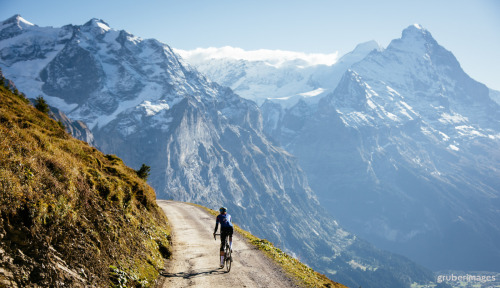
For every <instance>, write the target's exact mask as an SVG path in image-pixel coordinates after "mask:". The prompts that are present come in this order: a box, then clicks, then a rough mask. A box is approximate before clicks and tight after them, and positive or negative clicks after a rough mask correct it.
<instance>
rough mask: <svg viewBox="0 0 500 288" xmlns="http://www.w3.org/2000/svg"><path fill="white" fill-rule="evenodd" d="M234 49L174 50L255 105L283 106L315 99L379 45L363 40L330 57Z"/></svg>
mask: <svg viewBox="0 0 500 288" xmlns="http://www.w3.org/2000/svg"><path fill="white" fill-rule="evenodd" d="M234 49H235V48H231V47H223V48H220V49H215V48H211V49H196V50H193V51H182V50H176V51H177V52H179V54H180V55H181V56H182V57H183V58H184V59H185V60H186V62H188V63H189V64H190V65H193V66H195V67H196V69H197V70H198V71H200V72H202V73H204V74H205V75H207V76H208V77H209V78H210V79H211V80H213V81H215V82H217V83H219V84H221V85H224V86H228V87H230V88H231V89H232V90H233V91H234V92H235V93H237V94H238V95H240V96H241V97H243V98H246V99H250V100H253V101H255V102H256V103H257V104H258V105H261V104H262V103H263V102H264V101H266V100H271V101H273V102H276V103H279V104H280V105H281V106H283V107H290V106H293V105H295V104H296V103H297V102H298V101H299V100H305V101H308V102H309V103H317V101H318V100H319V99H320V98H321V97H322V96H325V95H327V94H328V93H331V92H332V91H333V90H334V89H335V87H336V86H337V84H338V82H339V81H340V78H341V77H342V75H343V74H344V72H345V71H346V70H347V68H349V67H350V66H351V65H352V64H353V63H355V62H357V61H359V60H361V59H363V58H364V57H365V56H366V55H367V54H368V53H370V52H371V51H372V50H380V49H381V48H380V46H379V45H378V44H377V43H376V42H375V41H370V42H366V43H363V44H360V45H358V46H357V47H356V49H355V50H354V51H352V52H350V53H348V54H346V55H344V56H343V57H342V58H340V59H338V60H337V59H336V57H333V56H336V55H337V54H326V55H324V54H321V55H318V54H312V55H309V54H307V55H303V54H299V53H292V52H287V51H243V50H241V49H239V50H237V52H239V53H232V52H233V50H234ZM234 54H236V55H234ZM256 54H257V55H256ZM260 54H264V55H263V56H260ZM269 54H270V55H269ZM268 55H269V56H268ZM259 56H260V57H259ZM265 56H268V57H267V58H266V57H265Z"/></svg>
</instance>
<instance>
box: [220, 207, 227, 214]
mask: <svg viewBox="0 0 500 288" xmlns="http://www.w3.org/2000/svg"><path fill="white" fill-rule="evenodd" d="M219 211H220V213H224V212H227V208H226V207H220V208H219Z"/></svg>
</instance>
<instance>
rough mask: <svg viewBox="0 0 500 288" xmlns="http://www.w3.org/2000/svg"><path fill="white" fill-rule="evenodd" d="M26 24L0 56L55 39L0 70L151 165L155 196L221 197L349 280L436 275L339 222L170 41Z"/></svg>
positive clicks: (129, 158) (400, 282)
mask: <svg viewBox="0 0 500 288" xmlns="http://www.w3.org/2000/svg"><path fill="white" fill-rule="evenodd" d="M17 19H18V21H21V20H20V18H19V17H18V18H17ZM2 25H3V26H2V27H4V26H5V25H7V24H5V22H4V23H3V24H2ZM9 27H10V26H9ZM30 27H31V28H30ZM30 27H28V28H25V29H21V30H22V31H21V33H20V34H16V36H15V37H14V38H9V39H8V41H7V42H3V41H0V51H2V55H4V54H3V51H10V48H9V47H20V45H17V44H16V43H17V41H20V42H22V43H24V44H28V43H38V42H37V41H38V40H37V39H39V38H38V37H42V38H43V39H52V40H53V42H50V41H47V45H46V46H44V47H41V49H40V51H46V52H44V53H45V54H43V55H40V56H36V57H34V58H33V57H32V58H30V60H29V61H30V65H27V64H26V61H27V60H26V59H25V58H23V57H17V56H16V57H17V58H16V57H9V59H3V58H2V59H1V62H0V64H1V66H2V69H3V70H4V71H5V73H6V74H7V75H9V77H11V78H13V79H15V81H16V84H18V83H19V84H18V87H19V89H21V90H22V91H26V93H27V95H28V96H29V97H36V96H37V95H38V94H40V93H41V92H40V91H42V92H43V96H44V98H45V99H46V100H47V101H48V102H49V104H51V105H53V106H55V107H58V109H61V110H62V111H63V112H65V113H66V114H67V115H68V116H69V117H70V118H73V119H77V120H83V121H85V122H86V123H88V124H89V127H90V128H91V129H92V132H93V133H94V135H95V141H96V144H97V146H98V147H100V148H101V149H102V150H103V151H104V152H106V153H108V154H116V155H118V156H120V157H121V158H122V159H124V161H125V162H126V163H127V164H128V165H130V166H132V167H137V168H138V167H139V166H140V165H141V164H142V163H145V164H147V165H149V166H150V167H151V171H152V172H151V175H150V177H149V180H150V183H151V184H152V186H153V187H154V188H155V190H156V192H157V196H158V198H174V199H176V200H184V201H192V202H196V203H200V204H204V205H206V206H209V207H211V208H218V207H219V206H221V205H226V206H228V207H229V209H230V211H231V214H232V215H233V217H234V219H235V220H236V222H237V223H241V224H242V226H244V227H245V228H247V229H248V230H250V231H252V232H253V233H255V234H256V235H258V236H260V237H265V238H268V239H269V240H271V241H273V242H274V243H276V244H277V245H279V246H280V247H283V248H284V249H286V250H288V251H291V252H292V253H295V254H296V255H298V256H299V257H300V258H301V259H303V260H304V261H305V262H306V263H309V264H310V265H314V267H315V268H317V269H318V270H319V271H322V272H323V273H327V274H328V275H330V277H332V278H334V279H338V281H340V282H344V283H346V284H347V285H352V286H359V285H363V286H370V287H387V283H390V285H392V286H393V287H404V286H408V285H409V283H411V282H413V281H420V282H422V281H428V280H431V279H432V275H431V274H430V273H429V272H428V271H427V270H425V269H423V268H422V267H420V266H418V265H415V264H414V263H412V262H410V261H408V260H407V259H405V258H402V257H398V256H395V255H392V254H389V253H386V252H383V251H380V250H378V249H376V248H374V247H373V246H371V245H370V244H367V243H365V242H363V241H362V240H359V239H358V238H357V237H355V236H354V235H352V234H350V233H348V232H346V231H345V230H343V229H342V228H341V227H340V226H339V225H338V224H337V222H336V221H335V220H333V219H332V218H331V217H330V216H328V215H327V213H326V212H325V211H324V210H323V209H322V208H321V207H320V206H319V204H318V202H317V200H316V196H315V194H314V193H313V192H312V190H311V189H310V188H309V185H308V182H307V180H306V177H305V175H304V174H303V172H302V171H301V170H300V168H298V166H297V165H296V159H295V158H294V157H292V156H291V155H290V154H288V153H287V152H285V151H284V150H282V149H281V148H278V147H276V146H274V145H273V144H272V143H271V142H270V141H269V140H268V139H267V138H266V136H265V135H264V132H263V126H262V125H263V124H262V121H263V120H262V116H261V113H260V110H259V109H258V107H257V105H256V104H255V103H254V102H251V101H249V100H245V99H242V98H240V97H239V96H238V95H236V94H234V93H233V92H232V91H231V90H230V89H228V88H224V87H221V86H219V85H218V84H216V83H213V82H211V81H209V80H207V79H206V78H205V77H204V76H203V75H201V74H200V73H198V72H197V71H196V70H194V69H192V68H191V67H190V66H188V65H186V64H184V63H183V60H182V59H180V58H179V57H178V56H177V55H175V53H173V52H172V50H171V49H170V47H168V46H167V45H165V44H162V43H160V42H158V41H156V40H152V39H150V40H143V39H140V38H137V37H134V36H133V35H130V34H128V33H127V32H125V31H115V30H113V29H111V28H109V26H108V25H107V24H106V23H105V22H103V21H102V20H97V19H93V20H91V21H89V22H88V23H86V24H85V25H83V26H65V27H63V28H60V29H59V30H57V29H55V30H52V29H53V28H51V29H48V30H44V29H43V28H39V27H36V26H30ZM40 35H41V36H40ZM14 54H15V53H14ZM9 55H12V53H11V54H9ZM83 62H88V67H81V65H82V63H83ZM21 71H22V72H21ZM96 75H97V76H98V79H96V78H95V77H96ZM73 82H74V83H75V84H74V86H73V85H69V84H70V83H73ZM85 83H92V85H91V86H86V85H85ZM71 87H74V89H73V90H72V88H71ZM37 89H38V90H37ZM408 271H411V272H408ZM380 275H384V277H383V281H382V280H380V279H381V278H380V277H379V276H380Z"/></svg>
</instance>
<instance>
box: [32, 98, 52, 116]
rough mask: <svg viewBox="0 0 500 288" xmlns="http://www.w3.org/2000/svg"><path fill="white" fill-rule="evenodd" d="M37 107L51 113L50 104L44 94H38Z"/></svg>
mask: <svg viewBox="0 0 500 288" xmlns="http://www.w3.org/2000/svg"><path fill="white" fill-rule="evenodd" d="M35 108H36V109H38V110H39V111H41V112H43V113H45V114H48V113H49V105H48V104H47V102H45V99H43V97H42V96H38V97H37V98H36V100H35Z"/></svg>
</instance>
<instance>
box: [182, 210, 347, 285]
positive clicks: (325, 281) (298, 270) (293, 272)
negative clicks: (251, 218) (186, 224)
mask: <svg viewBox="0 0 500 288" xmlns="http://www.w3.org/2000/svg"><path fill="white" fill-rule="evenodd" d="M192 205H195V206H198V207H201V208H203V209H205V210H207V211H208V212H209V213H210V214H212V215H214V216H217V215H218V214H219V213H218V212H217V211H214V210H212V209H209V208H206V207H203V206H200V205H197V204H192ZM234 227H235V230H236V231H237V232H238V233H240V234H241V235H242V236H244V237H245V238H246V239H247V240H248V241H249V242H250V243H252V244H253V245H254V246H256V247H257V248H258V249H259V250H261V251H263V252H264V254H265V255H267V256H268V257H269V258H270V259H271V260H273V261H275V262H276V263H278V265H280V266H281V267H282V268H283V270H284V271H285V272H286V273H287V274H288V275H290V276H291V277H292V278H294V279H295V280H296V281H297V284H298V285H299V286H301V287H325V288H326V287H331V288H333V287H335V288H346V286H344V285H342V284H340V283H337V282H334V281H332V280H330V279H329V278H328V277H326V276H325V275H323V274H320V273H318V272H316V271H314V270H313V269H311V268H310V267H308V266H306V265H305V264H303V263H301V262H300V261H299V260H297V259H295V258H293V257H291V256H290V255H288V254H286V253H285V252H283V251H282V250H281V249H279V248H276V247H274V245H273V244H272V243H271V242H269V241H267V240H265V239H260V238H257V237H255V236H253V235H252V234H250V233H249V232H247V231H245V230H243V229H241V228H240V227H238V225H234Z"/></svg>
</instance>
